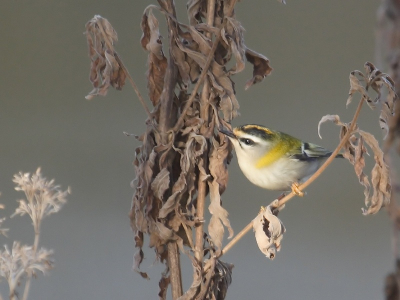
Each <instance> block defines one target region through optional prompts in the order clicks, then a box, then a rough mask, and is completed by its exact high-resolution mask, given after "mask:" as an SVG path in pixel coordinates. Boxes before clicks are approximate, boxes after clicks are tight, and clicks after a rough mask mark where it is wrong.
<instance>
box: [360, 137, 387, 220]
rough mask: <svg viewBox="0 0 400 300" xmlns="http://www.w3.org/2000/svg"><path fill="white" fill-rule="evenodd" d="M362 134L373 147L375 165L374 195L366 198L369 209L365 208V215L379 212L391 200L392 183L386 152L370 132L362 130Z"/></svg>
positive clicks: (372, 179) (372, 181) (372, 178)
mask: <svg viewBox="0 0 400 300" xmlns="http://www.w3.org/2000/svg"><path fill="white" fill-rule="evenodd" d="M359 133H360V135H361V136H362V137H363V139H364V141H365V143H367V144H368V146H369V147H370V148H371V150H372V152H373V153H374V159H375V166H374V167H373V169H372V171H371V183H372V188H373V195H372V196H371V197H370V198H368V199H366V203H365V205H366V206H367V209H363V213H364V214H365V215H368V214H374V213H377V212H378V211H379V210H380V209H381V208H382V207H384V206H386V205H387V204H389V202H390V197H391V184H390V174H389V168H388V166H387V165H386V163H385V160H384V154H383V151H382V150H381V148H380V147H379V143H378V141H377V140H376V139H375V137H374V136H373V135H372V134H370V133H369V132H365V131H362V130H360V131H359Z"/></svg>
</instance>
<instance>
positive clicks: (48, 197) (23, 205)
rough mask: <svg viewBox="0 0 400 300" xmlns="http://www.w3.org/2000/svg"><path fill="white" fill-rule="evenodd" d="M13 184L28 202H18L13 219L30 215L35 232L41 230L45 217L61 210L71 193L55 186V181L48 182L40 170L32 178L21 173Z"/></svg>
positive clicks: (15, 177) (27, 174) (22, 200)
mask: <svg viewBox="0 0 400 300" xmlns="http://www.w3.org/2000/svg"><path fill="white" fill-rule="evenodd" d="M13 182H15V183H16V185H17V187H16V188H15V189H16V190H17V191H23V192H24V193H25V196H26V199H27V200H24V199H21V200H18V202H19V207H18V208H17V209H16V210H15V212H14V214H13V215H12V216H11V217H13V216H15V215H20V216H23V215H25V214H28V215H29V216H30V217H31V219H32V222H33V226H34V228H35V232H37V231H38V230H39V228H40V223H41V221H42V220H43V218H44V217H46V216H48V215H51V214H53V213H56V212H58V211H59V210H60V209H61V207H62V206H63V205H64V204H65V203H66V201H67V199H66V197H67V195H68V194H69V193H70V190H69V189H67V190H66V191H62V190H61V189H60V186H58V185H54V179H53V180H50V181H47V180H46V178H45V177H42V174H41V173H40V168H38V169H37V170H36V173H34V174H32V176H31V175H30V173H21V172H20V173H19V174H16V175H14V179H13Z"/></svg>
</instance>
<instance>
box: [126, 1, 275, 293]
mask: <svg viewBox="0 0 400 300" xmlns="http://www.w3.org/2000/svg"><path fill="white" fill-rule="evenodd" d="M234 3H235V1H233V2H231V3H227V2H226V1H216V3H215V13H214V26H215V27H213V26H209V25H207V24H206V22H205V20H204V19H205V17H206V15H207V7H206V2H205V1H198V0H197V1H194V0H191V1H188V5H187V7H188V16H189V22H190V25H185V24H182V23H180V22H178V21H177V20H176V17H175V14H174V11H175V10H174V4H173V2H172V1H162V0H160V1H159V4H160V7H156V6H149V7H147V8H146V9H145V11H144V13H143V17H142V22H141V28H142V31H143V35H142V38H141V44H142V47H143V48H144V49H145V50H146V51H147V52H148V72H147V79H148V95H149V98H150V100H151V102H152V104H153V106H154V108H153V111H152V112H151V115H152V120H151V122H147V124H148V126H147V129H146V132H145V133H143V134H142V135H141V136H140V137H138V140H139V141H141V142H142V145H141V146H140V147H138V148H137V149H136V158H135V161H134V166H135V169H136V178H135V180H134V181H133V186H134V187H135V188H136V191H135V194H134V197H133V201H132V208H131V213H130V218H131V226H132V229H133V231H134V233H135V245H136V247H137V248H138V252H137V253H136V254H135V263H134V268H135V270H137V271H138V272H139V273H140V274H141V275H142V276H143V277H144V278H148V276H147V274H146V273H145V272H142V271H140V270H139V267H140V264H141V263H142V261H143V258H144V253H143V250H142V247H143V244H144V234H146V235H148V236H149V245H150V247H153V248H154V250H155V252H156V256H157V259H158V260H160V261H161V262H164V263H166V262H167V257H168V255H169V253H168V251H167V244H168V243H170V242H174V243H177V244H178V246H179V248H180V251H182V252H183V253H185V254H187V255H188V256H189V257H190V259H191V260H192V264H193V270H194V280H193V283H192V286H191V287H190V288H189V289H188V290H187V291H186V293H184V295H182V297H181V299H194V298H196V299H214V298H216V299H224V297H225V294H226V291H227V288H228V286H229V284H230V283H231V272H232V266H231V265H229V264H226V263H223V262H221V261H220V260H218V259H216V258H215V257H216V255H217V253H218V251H220V249H221V247H222V241H223V237H224V232H225V228H226V229H228V231H229V233H230V234H229V236H232V235H233V230H232V228H231V226H230V222H229V219H228V212H227V211H226V210H225V209H224V208H223V207H222V201H221V194H222V193H223V192H224V190H225V189H226V186H227V182H228V170H227V165H228V163H229V161H230V160H231V157H232V154H231V151H232V149H231V145H230V143H229V142H228V140H227V138H226V137H225V136H224V135H223V134H221V133H219V131H218V128H219V127H220V126H222V125H223V126H227V127H229V126H230V125H229V123H230V122H231V121H232V119H233V118H234V117H236V116H237V115H238V109H239V104H238V101H237V99H236V96H235V89H234V84H233V81H232V80H231V76H232V75H233V74H235V73H237V72H240V71H242V70H243V68H244V66H245V61H246V59H247V60H248V61H249V62H250V63H252V64H253V65H254V71H253V78H251V79H250V80H249V82H248V83H247V84H246V87H249V86H251V85H252V84H255V83H257V82H260V81H261V80H262V79H263V78H264V77H265V76H267V75H268V74H269V73H270V72H271V71H272V68H271V67H270V66H269V61H268V59H267V58H266V57H264V56H262V55H261V54H258V53H256V52H255V51H252V50H250V49H248V48H247V47H246V45H245V44H244V39H243V33H244V29H243V28H242V26H241V25H240V23H239V22H238V21H237V20H236V18H235V16H234V14H233V13H232V12H233V6H232V5H234ZM155 10H157V11H158V12H160V13H162V14H163V15H165V17H166V21H167V22H166V23H167V26H168V33H169V37H168V40H169V44H168V46H169V53H170V56H169V57H166V56H165V55H164V51H163V44H162V40H161V37H160V33H159V21H158V20H157V18H156V16H155V15H154V14H153V11H155ZM229 12H231V13H230V14H229V15H227V14H228V13H229ZM210 34H211V35H215V37H216V39H214V42H216V41H217V42H218V47H216V51H215V53H212V48H213V39H212V38H210V37H209V35H210ZM219 35H221V37H220V38H218V36H219ZM210 56H211V57H212V60H211V63H210V66H209V68H208V69H207V59H209V58H210ZM231 60H234V61H235V64H234V66H233V67H232V68H231V69H227V68H226V64H227V63H228V62H229V61H231ZM203 70H205V71H204V72H207V73H206V77H205V81H206V82H207V86H208V87H209V88H208V89H207V88H205V89H204V88H203V91H202V92H199V90H200V89H198V90H195V91H192V90H191V89H190V85H191V84H195V83H197V81H199V80H200V76H201V72H202V71H203ZM174 72H176V73H174ZM173 74H176V81H174V80H173V79H172V78H171V76H172V75H173ZM171 85H172V87H171ZM171 91H172V92H171ZM192 93H196V94H194V95H192ZM191 96H192V97H193V96H194V101H192V102H191V103H189V104H191V105H190V107H186V106H187V105H188V99H189V98H190V97H191ZM166 101H171V104H170V106H168V104H167V103H166ZM165 107H169V108H168V109H169V110H170V115H169V116H168V121H165V120H164V118H163V117H162V113H163V111H162V109H163V108H165ZM178 119H182V120H183V122H182V123H179V122H178ZM180 124H182V125H181V126H180ZM199 182H205V183H206V187H207V189H206V191H207V193H209V198H210V204H209V211H210V212H211V214H212V217H211V220H210V221H209V223H208V234H206V233H203V234H204V236H205V237H206V238H205V239H204V244H203V246H204V248H203V254H204V255H207V256H208V258H209V260H210V259H211V260H212V265H213V267H212V268H209V269H208V270H207V271H205V272H203V262H201V261H198V260H197V259H195V258H194V256H193V253H194V252H195V249H196V246H198V245H195V243H194V241H193V230H195V228H196V227H197V226H198V225H199V224H202V223H203V222H205V220H200V219H199V218H198V211H197V202H198V201H201V200H199V198H201V197H202V195H200V194H199V191H198V186H199ZM169 271H170V270H168V269H167V271H166V272H165V273H164V274H163V275H162V278H161V280H160V284H159V285H160V293H159V296H160V299H165V297H166V289H167V287H168V284H170V274H169Z"/></svg>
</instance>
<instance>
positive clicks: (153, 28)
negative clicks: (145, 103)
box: [140, 7, 168, 106]
mask: <svg viewBox="0 0 400 300" xmlns="http://www.w3.org/2000/svg"><path fill="white" fill-rule="evenodd" d="M141 27H142V31H143V34H142V37H141V40H140V42H141V44H142V47H143V48H144V49H145V50H147V51H148V52H149V55H148V59H147V64H148V66H149V68H148V71H147V73H146V75H147V89H148V93H149V97H150V100H151V102H152V103H153V105H154V106H156V105H157V104H158V103H159V101H160V96H161V93H162V91H163V88H164V77H165V73H166V70H167V66H168V62H167V58H166V57H165V56H164V52H163V49H162V42H161V35H160V32H159V27H158V20H157V18H156V17H155V16H154V15H153V13H152V10H151V9H150V8H149V7H147V8H146V9H145V10H144V13H143V16H142V23H141Z"/></svg>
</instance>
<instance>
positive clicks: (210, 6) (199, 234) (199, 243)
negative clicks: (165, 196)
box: [192, 0, 215, 263]
mask: <svg viewBox="0 0 400 300" xmlns="http://www.w3.org/2000/svg"><path fill="white" fill-rule="evenodd" d="M214 14H215V0H208V2H207V25H208V26H213V25H214ZM207 37H209V38H210V37H211V34H210V33H208V34H207ZM212 57H213V56H212ZM209 94H210V84H209V82H208V81H207V80H206V81H205V82H204V85H203V91H202V93H201V102H200V106H201V108H200V117H201V118H202V119H203V120H204V124H203V128H204V129H205V130H207V127H208V126H209V124H208V119H209V118H208V98H209ZM192 95H193V93H192ZM208 153H209V148H208V147H207V148H206V149H205V151H204V154H203V162H204V166H207V165H208ZM206 192H207V182H206V181H203V180H201V178H200V177H199V183H198V189H197V195H198V196H197V205H196V212H197V217H198V218H199V220H200V224H199V225H198V226H197V227H196V248H195V258H196V259H197V261H198V262H199V263H201V262H202V261H203V254H204V253H203V243H204V241H203V239H204V222H203V220H204V207H205V200H206Z"/></svg>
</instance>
